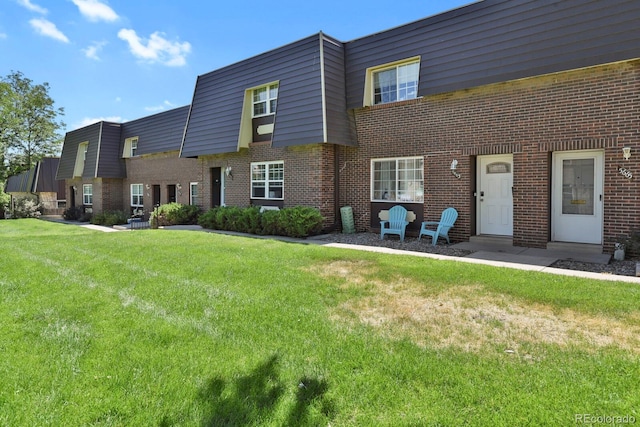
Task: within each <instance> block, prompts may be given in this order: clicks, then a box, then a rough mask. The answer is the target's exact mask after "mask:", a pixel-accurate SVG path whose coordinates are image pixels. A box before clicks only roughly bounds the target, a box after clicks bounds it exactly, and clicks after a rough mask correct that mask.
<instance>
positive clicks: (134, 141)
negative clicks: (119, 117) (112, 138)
mask: <svg viewBox="0 0 640 427" xmlns="http://www.w3.org/2000/svg"><path fill="white" fill-rule="evenodd" d="M137 152H138V137H137V136H136V137H134V138H127V139H125V140H124V150H122V157H125V158H126V157H135V156H137Z"/></svg>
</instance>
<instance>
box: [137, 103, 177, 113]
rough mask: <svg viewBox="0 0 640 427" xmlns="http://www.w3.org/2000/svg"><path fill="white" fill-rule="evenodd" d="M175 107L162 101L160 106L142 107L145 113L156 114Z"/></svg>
mask: <svg viewBox="0 0 640 427" xmlns="http://www.w3.org/2000/svg"><path fill="white" fill-rule="evenodd" d="M176 107H177V105H175V104H172V103H171V102H169V101H164V102H163V103H162V104H160V105H156V106H153V107H144V109H145V110H146V111H149V112H151V113H155V112H158V111H164V110H166V109H171V108H176Z"/></svg>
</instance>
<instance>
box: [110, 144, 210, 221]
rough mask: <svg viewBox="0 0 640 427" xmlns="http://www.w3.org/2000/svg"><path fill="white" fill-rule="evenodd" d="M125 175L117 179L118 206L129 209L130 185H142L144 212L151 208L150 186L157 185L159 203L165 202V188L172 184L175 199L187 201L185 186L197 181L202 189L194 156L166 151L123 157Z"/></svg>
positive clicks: (184, 202)
mask: <svg viewBox="0 0 640 427" xmlns="http://www.w3.org/2000/svg"><path fill="white" fill-rule="evenodd" d="M125 162H126V168H127V178H126V179H124V180H121V182H122V183H121V185H120V187H119V188H120V194H119V195H117V197H114V200H119V201H120V203H121V205H122V209H123V210H125V211H127V212H128V211H129V210H130V209H131V184H143V191H144V193H143V204H144V211H145V213H148V212H150V211H151V210H153V196H152V188H153V186H154V185H159V186H160V203H161V204H165V203H168V202H169V201H168V199H167V197H168V192H167V187H168V186H169V185H175V186H176V202H177V203H182V204H184V205H187V204H189V196H190V194H189V192H190V188H189V185H190V183H192V182H198V186H199V189H200V190H201V191H202V188H203V187H202V186H201V185H200V183H201V182H202V171H201V169H200V167H199V163H198V160H196V159H182V158H179V157H178V152H177V151H173V152H167V153H159V154H152V155H145V156H139V157H131V158H128V159H126V160H125Z"/></svg>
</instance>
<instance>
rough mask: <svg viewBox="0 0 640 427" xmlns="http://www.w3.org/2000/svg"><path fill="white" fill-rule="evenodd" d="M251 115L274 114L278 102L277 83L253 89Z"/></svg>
mask: <svg viewBox="0 0 640 427" xmlns="http://www.w3.org/2000/svg"><path fill="white" fill-rule="evenodd" d="M252 102H253V110H252V111H253V117H261V116H268V115H269V114H275V112H276V105H277V104H278V83H273V84H270V85H266V86H263V87H259V88H257V89H254V90H253V97H252Z"/></svg>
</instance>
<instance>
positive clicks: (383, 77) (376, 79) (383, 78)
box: [364, 57, 420, 105]
mask: <svg viewBox="0 0 640 427" xmlns="http://www.w3.org/2000/svg"><path fill="white" fill-rule="evenodd" d="M419 74H420V58H419V57H416V58H410V59H407V60H404V61H398V62H394V63H390V64H385V65H382V66H377V67H373V68H369V69H368V70H367V75H366V80H365V97H364V105H377V104H386V103H389V102H397V101H405V100H408V99H415V98H417V97H418V81H419Z"/></svg>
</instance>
